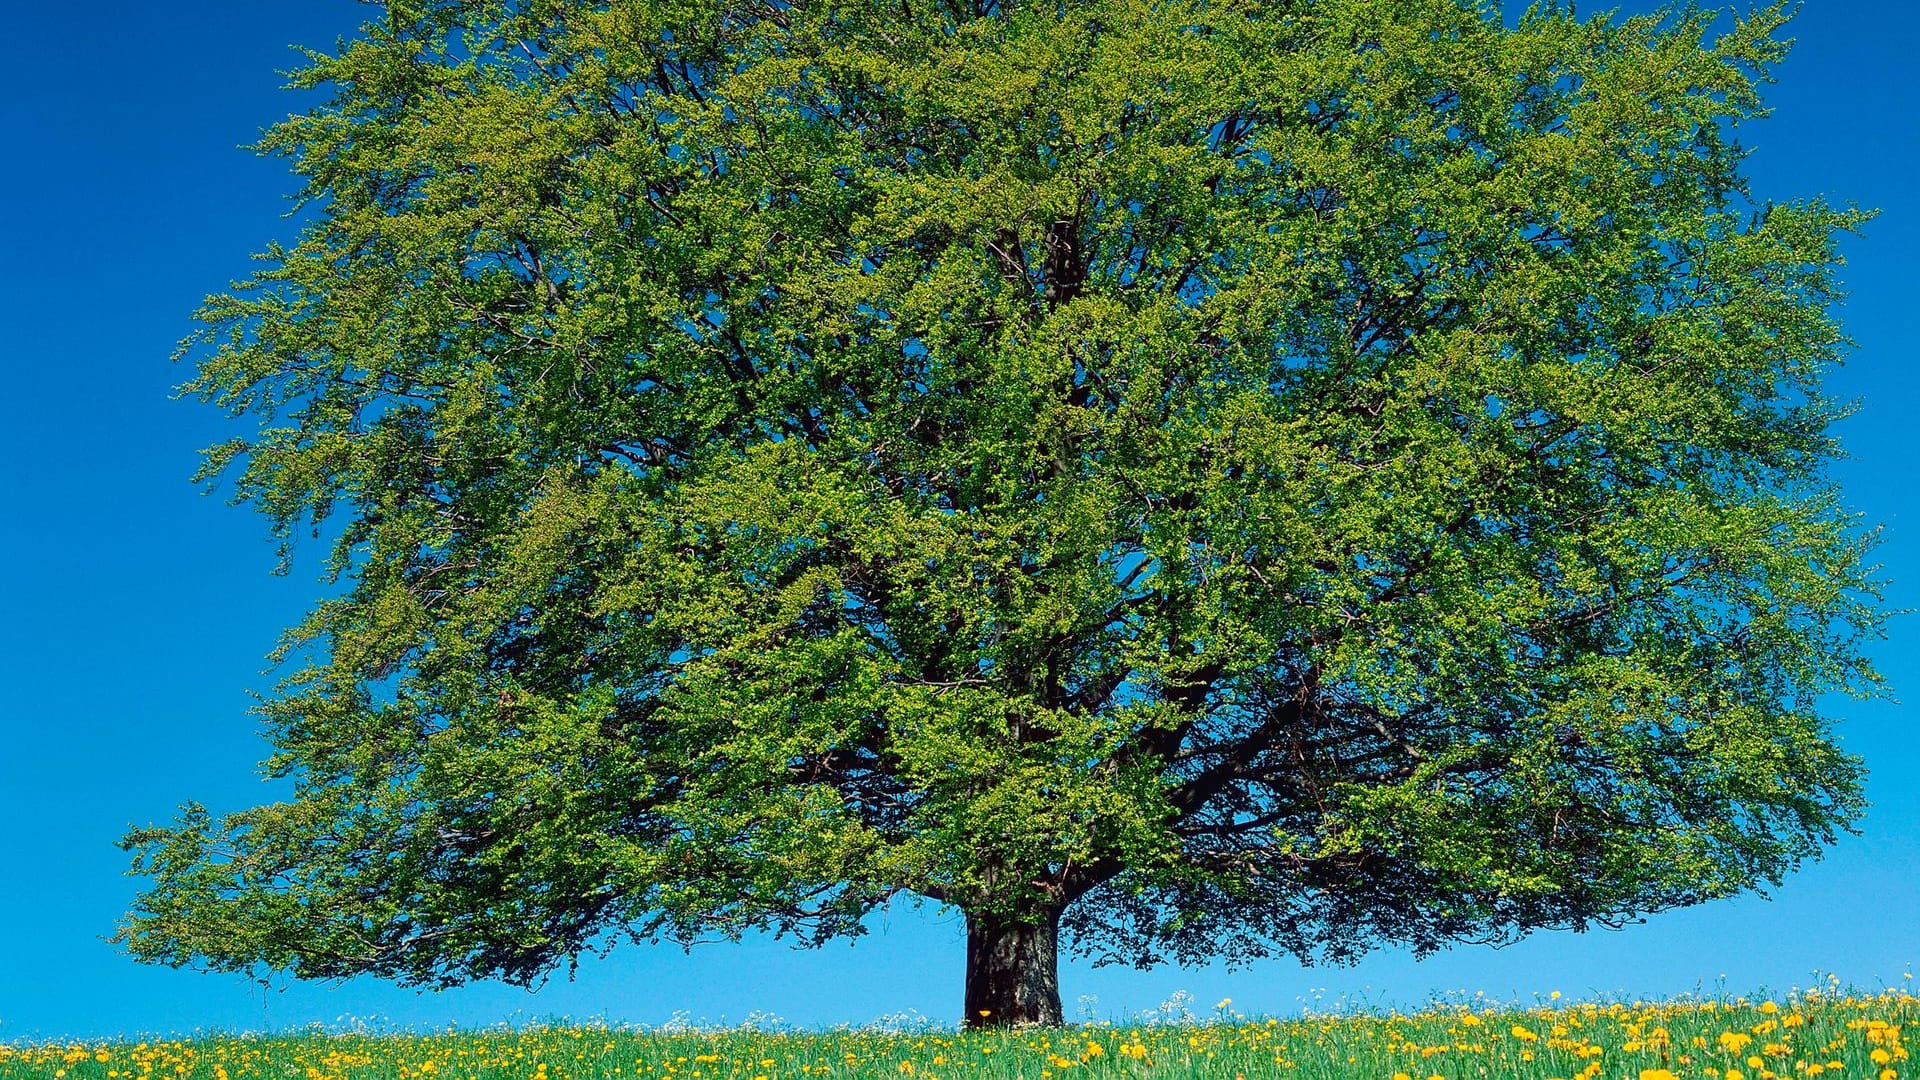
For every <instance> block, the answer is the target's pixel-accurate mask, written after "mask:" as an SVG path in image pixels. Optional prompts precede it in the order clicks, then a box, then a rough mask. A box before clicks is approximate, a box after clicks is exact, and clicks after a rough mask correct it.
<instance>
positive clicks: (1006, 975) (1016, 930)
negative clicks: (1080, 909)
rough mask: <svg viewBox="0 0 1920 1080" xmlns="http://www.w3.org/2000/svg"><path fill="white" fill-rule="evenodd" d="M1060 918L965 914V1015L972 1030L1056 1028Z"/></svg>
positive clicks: (1058, 1017) (1058, 1020)
mask: <svg viewBox="0 0 1920 1080" xmlns="http://www.w3.org/2000/svg"><path fill="white" fill-rule="evenodd" d="M1059 940H1060V915H1059V913H1058V912H1047V913H1044V914H1042V915H1040V916H1038V917H1037V918H1036V921H1033V922H1020V921H1018V920H1014V919H1007V918H999V917H993V916H985V915H974V914H972V913H969V914H968V915H967V1012H966V1017H965V1021H966V1025H967V1026H968V1027H970V1028H982V1027H1010V1026H1013V1025H1018V1024H1042V1025H1046V1026H1048V1027H1058V1026H1059V1025H1060V1024H1061V1022H1062V1019H1063V1018H1062V1016H1061V1014H1060V968H1059V962H1060V957H1059V949H1058V946H1059Z"/></svg>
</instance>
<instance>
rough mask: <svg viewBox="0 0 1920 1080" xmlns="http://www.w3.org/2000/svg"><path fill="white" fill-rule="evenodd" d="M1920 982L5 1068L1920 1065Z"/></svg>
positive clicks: (262, 1046)
mask: <svg viewBox="0 0 1920 1080" xmlns="http://www.w3.org/2000/svg"><path fill="white" fill-rule="evenodd" d="M1916 1021H1920V997H1914V996H1913V995H1911V994H1907V993H1904V992H1886V993H1879V994H1872V995H1840V994H1818V993H1810V994H1804V995H1797V996H1794V997H1790V998H1788V999H1786V1000H1785V1001H1783V1002H1775V1001H1764V1000H1747V999H1738V1000H1727V1001H1682V1002H1669V1003H1661V1004H1606V1005H1594V1004H1578V1005H1564V1006H1562V1005H1557V1004H1545V1005H1541V1006H1539V1007H1534V1008H1523V1007H1519V1006H1509V1007H1505V1008H1501V1007H1494V1006H1480V1007H1469V1006H1436V1007H1434V1008H1431V1009H1428V1010H1425V1011H1421V1012H1415V1013H1382V1014H1378V1015H1351V1016H1339V1017H1334V1016H1326V1017H1315V1018H1310V1019H1304V1020H1258V1019H1248V1018H1244V1017H1240V1016H1238V1015H1236V1014H1233V1013H1232V1012H1231V1011H1230V1004H1229V1003H1226V1002H1222V1003H1221V1010H1220V1018H1219V1019H1217V1020H1214V1021H1210V1022H1206V1021H1203V1022H1188V1023H1165V1024H1131V1025H1129V1024H1106V1023H1101V1024H1085V1025H1080V1026H1076V1027H1070V1028H1065V1029H1061V1030H1056V1031H1042V1030H1032V1031H1013V1032H983V1033H963V1032H953V1031H921V1032H913V1033H900V1032H884V1031H877V1030H871V1031H869V1030H852V1031H830V1032H819V1033H802V1032H779V1031H753V1030H730V1031H693V1032H689V1031H680V1032H660V1031H641V1030H630V1029H621V1028H606V1027H543V1028H534V1029H528V1030H520V1031H506V1030H501V1031H479V1032H447V1033H443V1034H433V1035H362V1034H352V1035H348V1034H321V1033H315V1034H307V1035H298V1036H279V1037H237V1036H236V1037H212V1038H203V1039H192V1040H180V1041H148V1042H139V1043H114V1042H107V1043H72V1044H43V1045H13V1046H0V1080H25V1078H29V1077H31V1078H34V1080H41V1078H53V1080H243V1078H250V1077H261V1078H267V1077H272V1078H285V1080H613V1078H618V1080H667V1078H674V1080H791V1078H798V1077H835V1078H840V1080H881V1078H883V1077H884V1078H886V1080H902V1078H911V1080H959V1078H967V1077H978V1078H982V1080H1016V1078H1017V1080H1055V1078H1058V1080H1098V1078H1109V1080H1122V1078H1127V1080H1132V1078H1169V1080H1171V1078H1175V1077H1179V1078H1186V1077H1194V1078H1205V1080H1212V1078H1221V1080H1254V1078H1258V1077H1268V1076H1281V1077H1299V1078H1312V1080H1331V1078H1335V1077H1339V1078H1345V1077H1356V1078H1377V1080H1428V1078H1444V1080H1469V1078H1479V1077H1493V1078H1499V1077H1516V1078H1526V1080H1545V1078H1548V1077H1558V1078H1563V1080H1573V1078H1576V1077H1579V1078H1594V1080H1599V1078H1606V1080H1613V1078H1624V1080H1675V1078H1685V1077H1710V1078H1714V1080H1770V1078H1773V1077H1781V1078H1792V1080H1798V1078H1801V1077H1812V1076H1827V1077H1841V1076H1844V1077H1874V1078H1879V1080H1896V1078H1899V1077H1908V1076H1913V1077H1916V1078H1920V1063H1913V1062H1909V1061H1908V1050H1907V1047H1906V1045H1905V1044H1906V1041H1907V1040H1908V1039H1909V1037H1910V1036H1909V1034H1908V1029H1909V1028H1910V1027H1912V1026H1913V1025H1914V1023H1915V1022H1916Z"/></svg>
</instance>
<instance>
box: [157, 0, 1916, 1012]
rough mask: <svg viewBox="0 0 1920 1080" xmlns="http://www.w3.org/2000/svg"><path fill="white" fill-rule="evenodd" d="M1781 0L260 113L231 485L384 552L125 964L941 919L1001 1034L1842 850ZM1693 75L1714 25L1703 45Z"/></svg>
mask: <svg viewBox="0 0 1920 1080" xmlns="http://www.w3.org/2000/svg"><path fill="white" fill-rule="evenodd" d="M1785 18H1786V15H1785V12H1784V11H1783V10H1782V9H1781V8H1778V7H1775V8H1767V9H1764V10H1760V11H1758V12H1755V13H1752V14H1751V15H1750V16H1749V17H1747V18H1746V19H1744V20H1741V21H1737V22H1734V21H1727V22H1722V23H1716V22H1715V20H1714V18H1713V17H1711V16H1710V15H1708V14H1702V13H1698V12H1694V11H1688V10H1680V11H1670V12H1667V13H1664V14H1663V15H1660V16H1656V17H1642V18H1630V19H1624V20H1622V19H1618V18H1615V19H1607V18H1601V19H1585V20H1583V19H1579V18H1576V17H1575V16H1574V15H1573V13H1572V12H1571V11H1570V10H1567V9H1566V7H1565V6H1561V5H1554V4H1546V5H1542V6H1537V7H1535V8H1534V9H1533V10H1531V11H1530V12H1528V13H1527V14H1525V15H1524V16H1521V17H1520V18H1519V19H1518V21H1517V23H1516V24H1513V25H1507V24H1505V23H1503V21H1502V19H1501V17H1500V14H1499V12H1498V11H1497V10H1496V9H1495V7H1494V5H1492V4H1476V3H1473V2H1470V0H1053V2H1049V3H1030V2H1028V0H390V2H388V3H386V4H385V5H384V6H383V7H381V8H380V9H379V10H378V11H377V13H376V14H375V16H374V17H373V18H372V19H371V20H370V21H369V22H368V23H367V25H366V26H365V27H364V29H363V31H362V33H361V34H360V35H359V36H357V37H355V38H353V39H352V40H349V41H345V42H343V43H342V44H341V45H340V46H339V47H338V48H337V49H336V50H335V51H333V52H331V53H316V54H314V55H312V57H311V63H310V65H309V66H308V67H307V68H306V69H305V70H304V71H303V72H302V73H301V74H299V75H298V76H297V79H296V82H297V85H299V86H301V87H305V88H309V89H318V90H321V91H322V92H323V94H324V96H325V103H324V104H321V105H318V106H317V107H314V108H312V109H310V110H309V111H307V112H304V113H302V114H299V115H296V116H293V117H291V118H290V119H288V120H286V121H285V122H284V123H281V124H279V125H277V126H275V127H274V128H272V129H271V130H270V131H269V132H268V133H267V134H266V135H265V137H264V140H263V143H262V146H263V148H264V149H265V151H267V152H269V153H273V154H279V155H283V156H285V157H287V158H288V159H290V160H291V161H292V163H293V166H294V167H295V169H296V170H297V171H298V173H299V175H300V176H301V177H303V178H304V182H305V190H304V194H305V196H306V198H307V200H308V206H309V213H308V215H307V217H305V218H304V219H303V220H304V222H305V224H304V226H303V229H302V232H301V234H300V238H299V240H298V242H297V243H295V244H293V245H292V246H289V247H273V248H270V249H269V250H268V251H267V252H266V255H265V261H264V265H263V268H262V269H261V270H260V271H259V272H258V274H257V275H256V276H255V277H254V278H252V279H251V280H249V281H247V282H245V283H242V284H241V285H239V286H237V287H236V288H235V290H234V291H233V292H232V293H231V294H229V295H223V296H218V297H215V298H213V299H211V300H210V301H209V302H208V303H207V305H206V307H205V309H204V311H203V312H202V314H201V318H202V320H203V327H204V328H203V330H202V331H201V332H200V333H199V335H198V336H197V337H196V338H195V339H193V340H192V341H191V342H190V343H189V345H188V346H187V348H186V350H185V351H186V352H187V353H188V355H189V356H191V357H192V358H193V359H194V360H195V361H196V362H197V365H198V369H197V375H195V377H194V378H193V379H192V381H191V382H189V383H188V384H187V385H188V389H189V390H190V391H191V392H192V393H194V394H197V395H199V396H201V397H204V398H206V399H208V400H210V401H213V402H217V403H219V404H220V405H222V406H224V407H226V408H228V409H230V410H232V411H233V412H234V413H235V414H238V415H241V416H244V417H247V418H250V419H251V420H252V421H254V423H253V425H252V426H251V427H249V429H248V432H249V433H248V434H246V435H244V436H243V437H241V438H238V439H236V440H235V441H233V442H231V443H228V444H226V445H223V446H220V447H218V448H216V449H214V450H213V451H212V452H211V456H210V459H209V462H208V465H207V475H208V476H210V477H216V476H224V477H228V478H230V479H231V482H232V484H233V485H234V489H233V490H234V491H235V492H236V494H237V497H238V498H239V499H240V500H243V501H245V502H249V503H251V504H253V505H255V506H257V507H258V508H259V509H260V510H262V511H263V512H264V513H265V514H266V515H267V517H268V518H270V519H271V521H272V524H273V526H274V527H275V529H276V530H277V531H278V533H279V534H280V535H281V536H282V537H283V539H284V540H286V541H288V542H291V541H292V540H293V539H294V538H295V537H296V536H297V535H298V534H302V533H305V532H308V531H309V530H311V531H313V532H314V533H315V534H316V535H324V536H325V537H326V538H327V541H328V542H329V543H331V545H332V547H331V551H332V555H331V560H332V561H331V568H332V571H333V573H334V574H336V575H337V576H338V577H339V579H340V584H339V587H338V589H336V590H335V592H334V595H332V597H331V598H329V599H326V600H323V601H322V602H320V603H319V605H318V607H317V609H316V610H315V611H314V612H313V614H312V616H311V617H310V618H309V619H307V620H306V621H305V622H304V623H303V624H302V625H300V626H299V627H298V628H297V629H295V630H294V631H293V632H292V634H291V636H290V638H289V640H288V642H287V644H286V649H285V657H286V658H287V660H286V662H287V663H288V664H289V667H290V671H291V674H290V675H289V677H288V680H287V682H286V683H285V685H284V686H283V687H282V689H281V690H280V691H279V692H278V693H277V694H276V695H275V696H274V697H272V698H271V699H270V701H269V702H268V703H267V704H266V705H265V706H264V713H265V717H266V719H267V722H268V725H269V728H268V730H269V733H270V737H271V739H272V742H273V745H274V746H275V748H276V752H275V753H274V755H273V757H272V758H271V760H270V762H269V764H268V769H269V772H270V773H271V775H272V776H274V777H279V778H283V779H285V780H288V781H290V783H291V787H290V792H291V794H290V797H289V798H288V799H287V800H286V801H284V802H279V803H275V804H273V805H268V806H262V807H260V808H257V809H251V810H245V811H242V812H239V813H234V814H231V815H229V816H224V817H220V816H215V815H212V814H210V813H209V812H208V811H206V810H204V809H203V808H200V807H198V806H189V807H188V808H187V809H186V810H185V812H184V813H183V814H182V816H181V818H180V819H179V820H178V821H177V822H175V823H174V824H173V825H171V826H165V827H152V828H143V829H137V830H135V831H133V832H132V833H131V834H129V836H128V837H127V840H126V844H127V846H129V847H130V848H131V849H133V850H134V851H135V853H136V855H135V860H136V869H137V870H138V871H139V872H141V873H144V874H147V875H151V879H152V880H151V883H150V888H149V889H148V891H146V892H145V893H144V894H143V895H142V896H141V897H140V899H139V901H138V904H137V906H136V907H135V909H134V911H133V912H132V914H131V915H130V916H129V917H128V919H127V921H126V923H125V924H124V926H123V928H122V931H121V934H120V940H121V941H122V942H123V943H124V944H125V946H126V947H127V948H129V949H130V950H131V951H132V952H133V953H134V954H135V955H137V956H138V957H140V958H141V959H145V960H153V961H160V962H165V963H172V964H203V965H206V966H210V967H212V968H215V969H228V970H249V969H257V968H259V967H261V966H264V967H265V968H270V969H277V970H287V971H291V972H292V973H293V974H295V975H297V976H305V977H323V978H324V977H344V976H350V975H355V974H360V973H374V974H377V975H381V976H387V977H392V978H396V979H399V980H401V981H404V982H407V983H415V984H451V983H457V982H460V981H463V980H469V979H478V978H492V977H499V978H505V979H509V980H515V981H529V980H535V979H538V978H540V977H541V976H542V975H543V974H544V973H546V972H548V971H549V970H551V969H552V968H553V967H554V966H555V965H557V964H562V963H567V962H570V961H573V960H574V959H576V958H577V957H578V956H579V955H580V954H581V953H582V952H583V951H587V950H593V949H596V948H599V947H602V946H604V945H606V944H608V943H610V942H612V941H613V940H615V939H616V938H619V937H622V936H631V937H634V938H637V939H642V940H657V939H661V938H665V939H670V940H689V941H690V940H692V939H695V938H698V937H702V936H709V935H715V934H718V935H723V936H724V935H737V934H740V933H743V932H746V931H750V930H754V929H759V928H771V929H774V930H776V931H780V932H786V933H793V934H796V935H798V937H799V939H800V940H801V941H803V942H808V943H813V942H820V941H824V940H827V939H829V938H833V937H835V936H839V935H847V934H855V933H858V932H859V931H860V929H861V926H862V919H863V917H864V916H866V915H868V914H869V913H870V912H872V911H873V910H874V909H875V908H876V906H878V905H882V904H885V903H887V902H888V901H889V900H890V899H892V898H894V897H900V896H918V897H923V898H928V899H929V900H930V901H932V902H935V903H937V904H939V905H943V906H946V907H949V908H952V909H957V910H958V911H960V912H962V913H964V915H965V918H966V925H967V967H966V972H967V987H966V1003H965V1012H964V1015H965V1017H966V1019H967V1022H969V1023H983V1022H984V1023H1001V1022H1019V1021H1039V1022H1050V1021H1056V1022H1057V1021H1058V1019H1059V1017H1060V1003H1059V990H1058V982H1057V976H1056V963H1057V959H1056V958H1057V944H1058V942H1059V941H1060V939H1061V934H1062V932H1063V931H1064V932H1065V941H1066V943H1067V944H1069V945H1071V946H1074V947H1076V948H1077V949H1078V950H1079V951H1081V952H1083V953H1085V954H1089V955H1091V956H1093V957H1095V958H1098V959H1100V960H1109V961H1121V962H1126V963H1132V964H1140V965H1148V964H1153V963H1157V962H1161V961H1163V960H1177V961H1182V962H1186V961H1195V960H1199V959H1202V958H1206V957H1212V956H1220V955H1224V956H1227V957H1230V958H1235V959H1247V958H1254V957H1261V956H1266V955H1271V954H1274V953H1289V954H1295V955H1298V956H1301V957H1305V958H1310V959H1312V958H1320V959H1332V960H1340V959H1345V958H1349V957H1352V956H1354V955H1356V954H1357V953H1359V952H1360V951H1362V950H1364V949H1366V948H1367V947H1369V946H1371V945H1374V944H1376V943H1383V942H1392V943H1400V944H1406V945H1411V946H1412V947H1413V948H1415V949H1418V950H1430V949H1434V948H1436V947H1439V946H1441V945H1443V944H1445V943H1448V942H1453V941H1462V940H1480V941H1485V940H1504V939H1508V938H1510V937H1512V936H1515V935H1518V934H1521V933H1524V932H1525V931H1527V930H1529V929H1533V928H1541V927H1575V928H1582V927H1587V926H1590V925H1595V924H1601V925H1606V924H1613V923H1617V922H1620V921H1623V920H1628V919H1631V918H1634V917H1637V916H1639V915H1641V914H1644V913H1648V912H1654V911H1659V910H1662V909H1667V908H1672V907H1676V906H1680V905H1687V904H1694V903H1699V902H1701V901H1705V900H1709V899H1712V898H1715V897H1723V896H1727V895H1730V894H1733V893H1736V892H1739V891H1741V890H1745V889H1749V888H1753V887H1764V886H1766V885H1768V884H1770V883H1777V882H1778V881H1779V880H1780V878H1781V876H1782V875H1783V874H1784V873H1786V872H1787V871H1789V870H1790V869H1792V868H1793V867H1794V866H1795V865H1797V864H1798V863H1799V862H1800V861H1801V860H1803V859H1805V858H1807V857H1809V856H1813V855H1815V854H1817V852H1818V851H1819V849H1820V847H1821V846H1822V845H1823V844H1824V843H1827V842H1830V841H1831V840H1832V839H1833V837H1834V835H1835V833H1836V832H1837V831H1839V830H1843V829H1845V828H1847V827H1848V826H1849V825H1850V823H1851V822H1852V821H1853V820H1854V819H1855V818H1856V817H1857V815H1858V814H1859V812H1860V809H1861V805H1862V803H1861V794H1860V792H1861V786H1860V785H1861V769H1860V765H1859V763H1858V762H1857V761H1855V760H1854V759H1853V758H1851V757H1849V756H1848V755H1846V754H1845V753H1843V752H1842V751H1841V750H1840V749H1838V748H1837V746H1836V745H1835V741H1834V738H1833V736H1832V734H1831V728H1830V723H1831V718H1830V717H1829V716H1828V715H1826V713H1824V712H1823V711H1822V710H1823V703H1826V702H1829V701H1831V700H1832V698H1831V697H1830V695H1831V693H1832V692H1833V691H1852V692H1856V693H1873V692H1875V687H1876V679H1875V676H1874V674H1873V672H1872V671H1871V670H1870V669H1869V667H1868V666H1867V665H1866V664H1865V662H1864V660H1863V659H1862V655H1861V652H1862V650H1861V641H1862V639H1863V638H1865V637H1868V636H1870V635H1872V634H1874V633H1875V632H1876V631H1877V627H1878V622H1879V615H1878V614H1877V608H1876V603H1877V601H1876V600H1875V598H1874V594H1873V584H1874V583H1873V578H1872V574H1871V571H1870V568H1869V567H1867V565H1866V564H1865V563H1864V562H1863V555H1864V552H1865V550H1866V546H1867V545H1866V534H1865V533H1864V531H1863V530H1861V529H1860V528H1859V527H1858V524H1857V523H1856V522H1855V521H1854V519H1853V518H1852V516H1851V515H1850V514H1849V513H1848V512H1846V511H1845V510H1844V508H1843V507H1842V506H1841V504H1840V503H1839V501H1838V500H1837V498H1836V496H1835V494H1834V492H1833V490H1832V486H1831V483H1830V481H1829V479H1828V477H1827V466H1828V463H1829V462H1830V460H1831V459H1832V458H1833V456H1834V454H1835V447H1834V443H1833V441H1832V439H1831V437H1830V435H1829V433H1828V429H1829V425H1830V423H1831V421H1832V420H1833V419H1834V418H1835V417H1836V416H1837V415H1838V414H1839V412H1840V411H1841V410H1840V409H1839V408H1837V407H1836V405H1835V404H1834V403H1833V402H1831V401H1830V400H1829V399H1828V398H1826V397H1824V396H1822V394H1821V392H1820V385H1819V380H1820V377H1821V374H1822V371H1823V369H1825V368H1826V367H1828V366H1829V365H1830V364H1832V363H1833V362H1835V361H1836V360H1837V359H1838V358H1839V357H1840V355H1841V354H1842V353H1843V351H1844V349H1845V346H1846V340H1845V338H1844V336H1843V334H1842V332H1841V330H1840V329H1839V327H1838V326H1837V324H1836V322H1835V319H1834V317H1833V315H1832V312H1831V309H1832V307H1833V305H1834V303H1835V301H1836V296H1837V294H1836V286H1835V281H1834V273H1835V268H1836V266H1837V264H1838V262H1839V260H1838V258H1837V254H1836V238H1837V237H1838V236H1839V235H1840V234H1843V233H1845V232H1847V231H1849V230H1851V229H1853V228H1854V227H1855V226H1856V225H1857V224H1858V223H1859V222H1860V221H1861V220H1862V215H1861V214H1859V213H1856V212H1854V211H1851V210H1848V209H1844V208H1835V207H1832V206H1829V205H1826V204H1823V203H1820V202H1804V203H1771V202H1761V201H1759V200H1757V199H1755V198H1754V197H1753V196H1752V195H1751V194H1750V193H1749V191H1748V190H1747V186H1746V182H1745V180H1744V179H1743V176H1742V172H1741V164H1742V158H1743V151H1742V150H1741V149H1740V147H1739V144H1738V142H1737V139H1736V132H1737V128H1738V126H1739V125H1740V124H1741V123H1742V122H1744V121H1747V120H1749V119H1752V118H1755V117H1757V116H1759V115H1761V113H1762V111H1763V109H1762V105H1761V102H1760V100H1759V98H1758V97H1757V93H1756V91H1757V88H1758V87H1759V86H1761V85H1762V84H1763V83H1765V82H1766V81H1767V79H1768V78H1769V77H1770V76H1769V71H1770V69H1771V68H1772V66H1773V65H1774V64H1775V63H1776V62H1777V61H1778V60H1779V59H1780V58H1781V57H1782V55H1783V53H1784V51H1785V49H1784V45H1783V44H1782V42H1781V40H1780V37H1779V34H1780V31H1781V27H1782V25H1783V23H1784V21H1785ZM1716 26H1718V27H1719V29H1718V30H1716V29H1715V27H1716Z"/></svg>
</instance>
